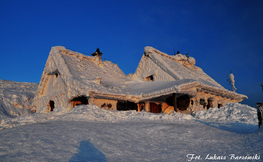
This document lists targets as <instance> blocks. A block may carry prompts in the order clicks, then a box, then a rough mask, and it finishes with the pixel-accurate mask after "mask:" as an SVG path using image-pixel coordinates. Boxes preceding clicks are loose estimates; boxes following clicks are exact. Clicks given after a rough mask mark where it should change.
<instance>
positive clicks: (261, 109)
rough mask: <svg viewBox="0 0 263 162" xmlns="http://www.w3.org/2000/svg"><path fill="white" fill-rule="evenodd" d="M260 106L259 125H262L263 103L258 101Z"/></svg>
mask: <svg viewBox="0 0 263 162" xmlns="http://www.w3.org/2000/svg"><path fill="white" fill-rule="evenodd" d="M257 108H258V127H259V128H260V126H261V125H262V120H263V119H262V118H263V103H257Z"/></svg>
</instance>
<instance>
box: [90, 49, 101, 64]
mask: <svg viewBox="0 0 263 162" xmlns="http://www.w3.org/2000/svg"><path fill="white" fill-rule="evenodd" d="M91 55H92V56H94V57H95V62H96V63H97V64H98V65H99V64H100V63H101V55H102V53H101V52H100V49H99V48H97V50H96V52H94V53H92V54H91Z"/></svg>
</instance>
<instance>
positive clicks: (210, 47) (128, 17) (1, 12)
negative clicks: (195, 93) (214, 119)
mask: <svg viewBox="0 0 263 162" xmlns="http://www.w3.org/2000/svg"><path fill="white" fill-rule="evenodd" d="M262 8H263V1H262V0H226V1H225V0H198V1H197V0H184V1H183V0H178V1H176V0H138V1H137V0H117V1H116V0H110V1H108V0H105V1H102V0H94V1H93V0H61V1H59V0H42V1H39V0H0V38H1V43H0V54H1V59H0V79H5V80H13V81H20V82H36V83H39V81H40V78H41V75H42V72H43V70H44V67H45V63H46V60H47V57H48V54H49V51H50V49H51V47H52V46H58V45H61V46H64V47H66V48H67V49H71V50H75V51H78V52H80V53H83V54H86V55H90V54H91V53H92V52H95V50H96V48H97V47H99V48H100V50H101V52H103V55H102V58H103V59H106V60H111V61H112V62H114V63H117V64H118V65H119V67H120V68H121V69H122V70H123V72H124V73H125V74H129V73H134V72H135V69H136V67H137V65H138V63H139V61H140V59H141V56H142V55H143V51H144V47H145V46H152V47H154V48H156V49H158V50H160V51H162V52H165V53H167V54H174V52H175V51H180V52H181V53H182V54H186V53H187V52H188V53H189V56H192V57H194V58H195V59H196V65H197V66H199V67H201V68H202V69H203V70H204V72H206V73H207V74H208V75H210V76H211V77H212V78H213V79H215V80H216V81H217V82H218V83H219V84H221V85H222V86H224V87H225V88H227V89H229V90H231V86H230V85H229V84H228V82H227V76H228V75H229V73H230V70H232V72H233V74H234V76H235V81H236V84H235V86H236V88H237V92H238V93H241V94H245V95H247V96H248V97H249V99H248V100H245V101H243V103H246V104H248V105H250V106H253V107H256V103H257V102H263V92H262V90H261V87H260V86H259V83H260V80H262V81H263V72H262V65H263V9H262Z"/></svg>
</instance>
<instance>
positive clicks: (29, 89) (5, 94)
mask: <svg viewBox="0 0 263 162" xmlns="http://www.w3.org/2000/svg"><path fill="white" fill-rule="evenodd" d="M37 86H38V84H37V83H27V82H14V81H7V80H0V119H2V118H6V117H7V116H9V117H14V116H20V115H24V114H30V113H32V112H31V111H29V110H28V109H30V106H31V103H32V100H33V98H34V96H35V93H36V90H37Z"/></svg>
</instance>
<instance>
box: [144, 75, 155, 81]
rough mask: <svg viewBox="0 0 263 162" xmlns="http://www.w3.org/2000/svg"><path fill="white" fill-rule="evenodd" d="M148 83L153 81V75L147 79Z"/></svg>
mask: <svg viewBox="0 0 263 162" xmlns="http://www.w3.org/2000/svg"><path fill="white" fill-rule="evenodd" d="M145 80H146V81H153V75H150V76H148V77H146V78H145Z"/></svg>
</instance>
